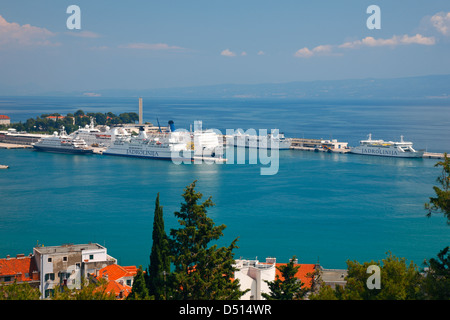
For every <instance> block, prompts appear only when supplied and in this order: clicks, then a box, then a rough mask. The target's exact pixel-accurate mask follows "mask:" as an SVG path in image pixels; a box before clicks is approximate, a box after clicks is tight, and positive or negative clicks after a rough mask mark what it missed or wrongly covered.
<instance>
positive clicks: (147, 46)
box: [119, 42, 184, 50]
mask: <svg viewBox="0 0 450 320" xmlns="http://www.w3.org/2000/svg"><path fill="white" fill-rule="evenodd" d="M119 48H126V49H144V50H183V49H184V48H182V47H177V46H169V45H168V44H167V43H144V42H137V43H129V44H126V45H121V46H119Z"/></svg>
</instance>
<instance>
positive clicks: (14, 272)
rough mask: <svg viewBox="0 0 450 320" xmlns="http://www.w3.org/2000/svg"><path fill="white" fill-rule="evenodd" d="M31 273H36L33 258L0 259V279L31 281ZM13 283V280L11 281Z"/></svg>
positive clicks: (21, 256) (20, 256)
mask: <svg viewBox="0 0 450 320" xmlns="http://www.w3.org/2000/svg"><path fill="white" fill-rule="evenodd" d="M33 272H36V273H37V272H38V270H37V266H36V263H35V260H34V258H33V257H31V256H28V257H25V256H23V255H19V256H18V257H16V258H6V259H0V277H5V276H6V277H7V276H11V277H17V278H18V279H17V280H18V281H32V280H38V279H33ZM12 281H14V279H13V280H12Z"/></svg>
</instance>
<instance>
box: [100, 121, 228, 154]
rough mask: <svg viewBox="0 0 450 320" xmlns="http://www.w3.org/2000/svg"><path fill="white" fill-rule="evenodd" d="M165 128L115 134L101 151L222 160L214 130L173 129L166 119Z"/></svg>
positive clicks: (220, 146)
mask: <svg viewBox="0 0 450 320" xmlns="http://www.w3.org/2000/svg"><path fill="white" fill-rule="evenodd" d="M169 127H170V130H169V131H168V132H157V133H151V134H147V133H146V132H145V130H144V129H143V128H141V129H140V131H139V135H138V136H131V137H118V138H116V140H115V141H114V143H113V144H112V145H111V146H109V147H108V148H107V149H106V150H105V151H104V152H103V154H104V155H116V156H128V157H139V158H149V159H163V160H176V161H185V160H187V161H194V160H195V159H204V160H212V161H213V162H222V161H224V159H223V152H222V150H223V147H222V145H221V144H220V143H219V136H218V135H217V134H216V133H215V132H213V131H209V130H205V131H197V132H193V133H191V132H187V131H176V130H175V127H174V126H173V122H172V121H170V122H169Z"/></svg>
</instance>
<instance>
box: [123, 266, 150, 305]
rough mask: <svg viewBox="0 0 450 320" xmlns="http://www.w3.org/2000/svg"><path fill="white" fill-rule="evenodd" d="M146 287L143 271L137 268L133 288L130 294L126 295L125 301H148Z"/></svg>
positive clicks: (140, 267)
mask: <svg viewBox="0 0 450 320" xmlns="http://www.w3.org/2000/svg"><path fill="white" fill-rule="evenodd" d="M149 299H150V296H149V294H148V290H147V285H146V283H145V278H144V271H143V270H142V266H139V268H138V270H137V273H136V275H135V276H134V281H133V286H132V288H131V293H130V294H129V295H128V297H127V300H149Z"/></svg>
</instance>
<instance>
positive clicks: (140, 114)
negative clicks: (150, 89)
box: [139, 98, 142, 125]
mask: <svg viewBox="0 0 450 320" xmlns="http://www.w3.org/2000/svg"><path fill="white" fill-rule="evenodd" d="M139 125H142V98H139Z"/></svg>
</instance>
